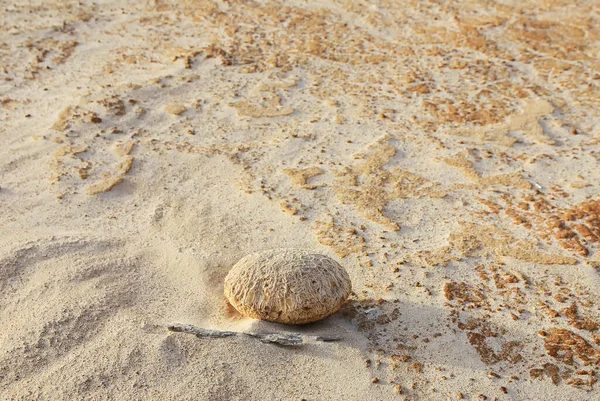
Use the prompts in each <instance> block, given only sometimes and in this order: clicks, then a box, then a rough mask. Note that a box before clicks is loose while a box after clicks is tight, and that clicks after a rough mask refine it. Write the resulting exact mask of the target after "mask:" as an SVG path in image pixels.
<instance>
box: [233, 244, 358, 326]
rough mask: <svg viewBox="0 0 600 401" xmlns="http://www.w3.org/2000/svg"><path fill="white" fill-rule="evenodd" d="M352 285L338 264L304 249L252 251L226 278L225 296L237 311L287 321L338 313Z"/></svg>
mask: <svg viewBox="0 0 600 401" xmlns="http://www.w3.org/2000/svg"><path fill="white" fill-rule="evenodd" d="M351 290H352V284H351V282H350V276H349V275H348V272H346V270H345V269H344V268H343V267H342V266H340V264H339V263H337V262H336V261H335V260H333V259H331V258H329V257H327V256H325V255H320V254H318V253H314V252H311V251H307V250H303V249H272V250H267V251H262V252H256V253H252V254H250V255H248V256H246V257H244V258H242V259H241V260H240V261H239V262H237V263H236V264H235V265H234V266H233V268H232V269H231V270H230V271H229V273H228V274H227V277H225V296H226V297H227V299H228V300H229V303H230V304H231V305H232V306H233V307H234V308H235V309H236V310H237V311H238V312H240V313H241V314H242V315H244V316H248V317H251V318H255V319H262V320H269V321H272V322H278V323H286V324H304V323H310V322H314V321H317V320H320V319H323V318H324V317H327V316H329V315H331V314H333V313H335V312H336V311H337V310H338V309H339V308H340V307H341V306H342V305H343V304H344V302H345V301H346V299H347V298H348V296H349V295H350V292H351Z"/></svg>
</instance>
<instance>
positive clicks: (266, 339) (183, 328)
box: [167, 323, 341, 346]
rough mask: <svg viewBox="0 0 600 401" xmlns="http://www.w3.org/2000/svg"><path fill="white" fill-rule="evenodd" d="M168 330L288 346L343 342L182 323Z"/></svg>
mask: <svg viewBox="0 0 600 401" xmlns="http://www.w3.org/2000/svg"><path fill="white" fill-rule="evenodd" d="M167 328H168V329H169V330H170V331H174V332H176V333H188V334H193V335H195V336H196V337H198V338H224V337H232V336H237V335H240V334H242V335H246V336H249V337H252V338H256V339H258V340H259V341H262V342H263V343H267V344H269V343H271V344H278V345H286V346H293V345H302V344H306V343H307V342H311V341H321V342H332V341H340V340H341V338H339V337H331V336H306V335H302V334H300V333H243V332H242V333H238V332H235V331H222V330H209V329H202V328H200V327H196V326H192V325H191V324H180V323H175V324H170V325H168V326H167Z"/></svg>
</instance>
